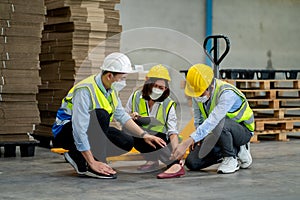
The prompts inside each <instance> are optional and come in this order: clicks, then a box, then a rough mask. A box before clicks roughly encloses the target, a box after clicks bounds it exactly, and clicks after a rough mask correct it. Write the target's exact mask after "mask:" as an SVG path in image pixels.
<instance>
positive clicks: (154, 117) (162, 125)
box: [126, 64, 185, 178]
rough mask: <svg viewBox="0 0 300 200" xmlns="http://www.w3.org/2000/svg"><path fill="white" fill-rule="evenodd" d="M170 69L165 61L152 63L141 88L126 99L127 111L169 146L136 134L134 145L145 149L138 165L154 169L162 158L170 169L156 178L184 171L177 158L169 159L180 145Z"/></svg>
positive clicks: (169, 176) (178, 175)
mask: <svg viewBox="0 0 300 200" xmlns="http://www.w3.org/2000/svg"><path fill="white" fill-rule="evenodd" d="M169 81H171V78H170V76H169V72H168V69H167V68H166V67H164V66H163V65H161V64H160V65H156V66H153V67H152V68H151V69H150V70H149V72H148V73H147V75H146V81H145V83H144V85H143V88H142V90H137V91H135V92H133V93H132V94H131V96H130V98H129V100H128V102H127V105H126V111H127V112H128V113H130V114H131V116H132V118H133V119H134V120H135V121H136V123H137V124H138V125H140V126H141V127H142V128H143V129H144V130H146V131H147V132H148V133H151V134H152V135H155V136H157V137H160V138H162V139H163V140H164V141H165V142H166V143H167V144H169V145H168V146H167V147H164V148H161V147H159V146H158V145H156V147H155V148H153V147H152V146H150V145H149V144H147V143H145V141H143V140H142V139H141V138H137V137H135V138H134V147H135V148H136V149H137V150H138V151H140V152H141V153H143V156H144V158H145V159H146V163H145V164H144V165H142V166H140V167H139V168H138V170H141V171H153V170H157V169H158V168H159V160H161V161H162V162H163V163H165V164H166V165H167V166H168V169H167V170H166V171H165V172H163V173H161V174H158V175H157V178H173V177H180V176H182V175H184V173H185V171H184V169H183V166H182V165H181V164H180V163H179V161H177V160H170V156H171V151H172V149H174V148H175V147H176V146H177V145H178V134H179V133H178V130H177V116H176V111H175V109H176V103H175V102H174V101H173V100H172V99H171V98H170V97H169V95H170V87H169Z"/></svg>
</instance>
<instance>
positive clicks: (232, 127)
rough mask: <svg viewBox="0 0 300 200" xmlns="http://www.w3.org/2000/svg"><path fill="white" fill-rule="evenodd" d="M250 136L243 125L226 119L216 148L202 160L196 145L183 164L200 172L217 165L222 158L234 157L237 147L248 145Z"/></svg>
mask: <svg viewBox="0 0 300 200" xmlns="http://www.w3.org/2000/svg"><path fill="white" fill-rule="evenodd" d="M251 136H252V134H251V132H250V131H249V130H248V129H247V128H246V127H245V126H244V125H242V124H239V123H237V122H235V121H233V120H231V119H229V118H227V117H226V118H225V123H224V126H223V128H222V132H221V135H220V137H219V139H218V142H217V144H216V146H215V147H214V148H213V149H212V150H211V151H210V152H209V153H208V154H207V155H206V156H205V157H204V158H199V151H200V148H201V146H198V145H196V146H195V148H194V150H193V151H190V153H189V155H188V156H187V158H186V160H185V164H186V166H187V167H188V168H189V169H190V170H200V169H203V168H206V167H209V166H211V165H213V164H216V163H218V161H219V160H220V159H221V158H222V157H236V156H237V153H238V151H239V147H240V146H242V145H244V144H246V143H248V142H249V141H250V139H251Z"/></svg>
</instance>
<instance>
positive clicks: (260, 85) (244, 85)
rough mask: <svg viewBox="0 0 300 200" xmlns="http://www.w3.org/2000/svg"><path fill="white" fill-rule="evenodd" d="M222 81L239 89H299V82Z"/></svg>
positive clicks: (294, 80)
mask: <svg viewBox="0 0 300 200" xmlns="http://www.w3.org/2000/svg"><path fill="white" fill-rule="evenodd" d="M224 81H226V82H228V83H230V84H232V85H235V86H236V87H237V88H239V89H265V90H269V89H299V88H300V80H298V79H290V80H253V79H251V80H247V79H236V80H233V79H225V80H224Z"/></svg>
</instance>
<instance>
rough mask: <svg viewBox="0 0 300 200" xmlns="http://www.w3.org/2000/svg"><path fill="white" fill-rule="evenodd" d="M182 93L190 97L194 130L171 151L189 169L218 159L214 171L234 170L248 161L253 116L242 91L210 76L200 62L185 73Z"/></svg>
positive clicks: (207, 68)
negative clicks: (183, 160)
mask: <svg viewBox="0 0 300 200" xmlns="http://www.w3.org/2000/svg"><path fill="white" fill-rule="evenodd" d="M185 94H186V95H188V96H190V97H192V102H193V111H194V125H195V127H196V131H195V132H194V133H192V134H191V135H190V137H189V138H188V139H187V140H185V141H183V142H182V143H181V144H179V145H178V146H177V148H176V149H175V151H173V155H172V157H173V158H177V159H180V158H181V157H182V156H183V155H184V153H185V151H186V149H187V148H188V147H189V146H191V151H190V153H189V155H188V156H187V158H186V160H185V164H186V166H187V167H188V168H189V169H190V170H201V169H203V168H206V167H208V166H210V165H213V164H216V163H218V162H220V161H222V163H221V164H220V166H219V167H218V170H217V172H218V173H234V172H235V171H237V170H239V168H244V169H245V168H249V166H250V165H251V164H252V157H251V154H250V146H249V141H250V139H251V137H252V135H253V131H254V116H253V112H252V110H251V108H250V106H249V104H248V102H247V99H246V97H245V95H244V94H243V93H242V92H241V91H240V90H239V89H237V88H236V87H235V86H233V85H231V84H229V83H226V82H224V81H222V80H219V79H216V78H214V73H213V70H212V69H211V68H210V67H209V66H207V65H204V64H196V65H193V66H192V67H191V68H190V69H189V70H188V73H187V76H186V87H185Z"/></svg>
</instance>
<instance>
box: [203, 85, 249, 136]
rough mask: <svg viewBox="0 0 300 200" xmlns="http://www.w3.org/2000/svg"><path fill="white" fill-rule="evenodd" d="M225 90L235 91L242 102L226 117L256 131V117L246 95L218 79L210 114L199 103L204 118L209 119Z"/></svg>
mask: <svg viewBox="0 0 300 200" xmlns="http://www.w3.org/2000/svg"><path fill="white" fill-rule="evenodd" d="M225 90H232V91H234V92H235V93H236V94H237V95H238V96H239V97H240V98H241V100H242V104H241V106H240V107H239V108H238V109H237V110H236V111H234V112H227V114H226V116H227V117H229V118H230V119H232V120H234V121H236V122H237V123H240V122H242V123H243V124H244V125H245V126H246V127H247V128H248V130H249V131H251V132H253V131H254V129H255V123H254V115H253V111H252V109H251V108H250V106H249V104H248V101H247V99H246V97H245V95H244V94H243V93H242V92H241V91H240V90H238V89H237V88H236V87H234V86H233V85H231V84H229V83H226V82H224V81H221V80H219V79H216V87H215V92H214V95H213V97H212V99H211V104H210V108H209V111H208V113H206V110H205V109H204V106H203V104H202V103H201V102H198V106H199V108H200V111H201V114H202V116H203V117H204V119H207V117H208V115H209V114H210V113H211V112H212V110H213V109H214V108H215V107H216V105H217V103H218V100H219V98H220V96H221V94H222V93H223V91H225Z"/></svg>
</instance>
